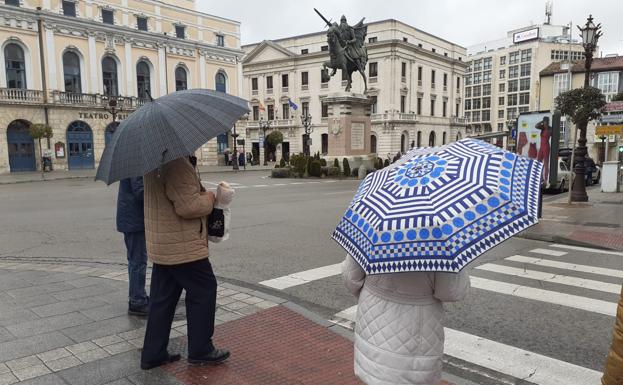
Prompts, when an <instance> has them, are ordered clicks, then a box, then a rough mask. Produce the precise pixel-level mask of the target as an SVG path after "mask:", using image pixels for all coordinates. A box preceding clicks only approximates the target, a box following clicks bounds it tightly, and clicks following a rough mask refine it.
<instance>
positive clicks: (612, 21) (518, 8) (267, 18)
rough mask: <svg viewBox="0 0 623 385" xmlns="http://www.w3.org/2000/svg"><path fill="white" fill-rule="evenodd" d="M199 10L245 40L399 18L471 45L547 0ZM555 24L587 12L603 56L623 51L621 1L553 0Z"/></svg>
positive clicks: (358, 1)
mask: <svg viewBox="0 0 623 385" xmlns="http://www.w3.org/2000/svg"><path fill="white" fill-rule="evenodd" d="M196 1H197V4H198V9H199V10H200V11H203V12H207V13H210V14H213V15H217V16H222V17H226V18H229V19H233V20H237V21H240V22H241V23H242V26H241V28H242V29H241V31H242V44H249V43H256V42H259V41H262V40H264V39H268V40H270V39H279V38H283V37H288V36H294V35H300V34H305V33H311V32H318V31H321V30H322V28H323V25H324V22H323V21H322V20H321V19H320V18H319V17H318V16H317V15H316V13H315V12H314V10H313V8H314V7H315V8H318V10H319V11H320V12H322V14H323V15H325V17H327V18H329V19H331V20H339V18H340V16H341V15H342V14H345V15H346V17H347V18H348V20H349V23H350V24H353V23H355V22H357V21H359V20H360V19H361V18H362V17H365V18H366V21H376V20H383V19H390V18H393V19H397V20H400V21H402V22H405V23H407V24H410V25H412V26H414V27H416V28H418V29H421V30H424V31H426V32H428V33H431V34H433V35H436V36H439V37H442V38H444V39H447V40H450V41H451V42H454V43H457V44H460V45H463V46H469V45H472V44H477V43H480V42H484V41H488V40H496V39H499V38H503V37H505V36H506V32H507V31H509V30H512V29H516V28H521V27H524V26H527V25H530V24H531V23H542V22H543V21H545V1H544V0H471V1H466V0H417V1H415V0H411V1H408V0H374V1H373V0H306V1H301V0H260V1H258V0H225V1H222V0H221V1H214V0H196ZM553 11H554V15H553V18H552V24H568V23H569V22H570V21H573V24H574V32H577V28H576V27H575V25H577V24H584V23H585V22H586V17H587V16H588V15H589V13H592V14H593V17H594V19H595V22H597V23H602V26H603V37H602V38H601V40H600V41H599V46H600V51H601V53H603V54H604V55H606V54H611V53H618V54H621V55H623V1H622V0H555V1H554V7H553Z"/></svg>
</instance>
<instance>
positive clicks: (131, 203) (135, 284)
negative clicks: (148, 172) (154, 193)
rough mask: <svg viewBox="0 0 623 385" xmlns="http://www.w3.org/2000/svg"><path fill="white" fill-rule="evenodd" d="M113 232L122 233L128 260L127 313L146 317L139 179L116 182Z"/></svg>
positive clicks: (143, 239) (144, 259)
mask: <svg viewBox="0 0 623 385" xmlns="http://www.w3.org/2000/svg"><path fill="white" fill-rule="evenodd" d="M117 231H119V232H121V233H123V238H124V240H125V246H126V249H127V257H128V278H129V303H128V314H130V315H137V316H147V313H148V308H149V297H148V296H147V292H146V291H145V272H146V270H147V246H146V244H145V217H144V209H143V177H135V178H127V179H124V180H122V181H121V182H120V183H119V195H118V197H117Z"/></svg>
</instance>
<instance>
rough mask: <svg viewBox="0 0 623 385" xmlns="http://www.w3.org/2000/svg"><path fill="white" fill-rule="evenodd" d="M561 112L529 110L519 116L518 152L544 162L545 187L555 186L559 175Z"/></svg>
mask: <svg viewBox="0 0 623 385" xmlns="http://www.w3.org/2000/svg"><path fill="white" fill-rule="evenodd" d="M559 138H560V114H552V113H551V112H527V113H522V114H520V115H519V118H517V139H516V141H517V146H516V148H517V153H518V154H520V155H523V156H526V157H528V158H531V159H536V160H538V161H539V162H543V187H544V188H550V186H555V185H556V184H557V183H556V179H557V177H558V175H557V174H558V172H557V171H558V167H557V166H558V144H559Z"/></svg>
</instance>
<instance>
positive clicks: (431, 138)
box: [428, 131, 435, 147]
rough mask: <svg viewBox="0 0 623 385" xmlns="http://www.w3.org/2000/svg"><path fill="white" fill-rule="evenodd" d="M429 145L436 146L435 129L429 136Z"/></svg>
mask: <svg viewBox="0 0 623 385" xmlns="http://www.w3.org/2000/svg"><path fill="white" fill-rule="evenodd" d="M428 146H429V147H435V131H431V133H430V135H429V136H428Z"/></svg>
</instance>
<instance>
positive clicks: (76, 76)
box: [63, 51, 82, 94]
mask: <svg viewBox="0 0 623 385" xmlns="http://www.w3.org/2000/svg"><path fill="white" fill-rule="evenodd" d="M63 73H64V74H65V92H74V93H77V94H79V93H82V81H81V74H80V58H79V57H78V55H77V54H76V53H75V52H71V51H67V52H65V53H64V54H63Z"/></svg>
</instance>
